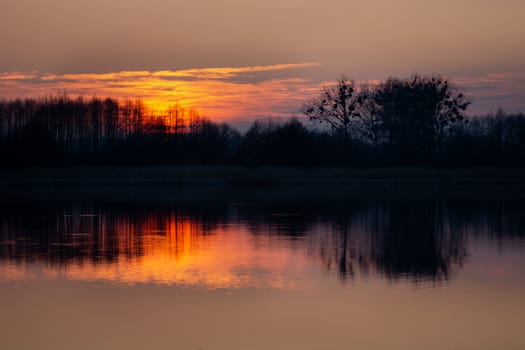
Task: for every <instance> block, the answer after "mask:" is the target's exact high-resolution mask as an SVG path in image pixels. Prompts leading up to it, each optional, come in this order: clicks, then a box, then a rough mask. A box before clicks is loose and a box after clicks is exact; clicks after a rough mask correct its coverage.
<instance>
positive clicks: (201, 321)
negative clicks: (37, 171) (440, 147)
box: [0, 199, 525, 350]
mask: <svg viewBox="0 0 525 350" xmlns="http://www.w3.org/2000/svg"><path fill="white" fill-rule="evenodd" d="M0 310H1V316H0V349H117V348H119V349H153V348H155V349H476V350H477V349H516V350H517V349H525V332H524V325H525V201H523V200H516V199H514V200H502V199H498V200H479V199H478V200H443V199H440V200H434V199H425V200H402V199H397V200H351V199H349V200H343V201H341V200H339V201H336V202H330V201H324V202H322V203H321V202H307V201H295V202H293V201H292V202H290V201H289V202H284V203H281V202H272V203H262V202H258V201H246V202H236V201H228V202H224V203H223V202H221V203H219V204H217V203H215V204H195V203H193V204H187V205H185V204H180V203H179V204H175V203H171V202H169V201H163V202H162V203H161V202H158V203H156V202H154V201H153V202H152V201H149V202H147V204H145V203H142V202H141V201H138V200H137V201H123V202H115V201H113V202H111V203H108V202H97V201H89V202H87V201H81V200H77V201H62V202H59V203H57V202H47V201H46V200H39V201H20V202H17V203H3V204H1V205H0Z"/></svg>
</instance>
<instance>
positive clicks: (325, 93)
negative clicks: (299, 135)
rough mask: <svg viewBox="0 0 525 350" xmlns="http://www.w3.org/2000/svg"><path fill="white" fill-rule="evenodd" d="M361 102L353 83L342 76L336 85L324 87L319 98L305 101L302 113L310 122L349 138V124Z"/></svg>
mask: <svg viewBox="0 0 525 350" xmlns="http://www.w3.org/2000/svg"><path fill="white" fill-rule="evenodd" d="M361 102H362V101H361V97H360V96H359V94H358V93H357V92H356V88H355V83H354V82H353V81H352V80H348V79H347V78H346V77H344V76H343V77H341V79H339V80H338V82H337V84H336V85H333V86H325V87H324V88H323V90H322V92H321V95H320V96H319V97H316V98H313V99H311V100H309V101H307V102H306V103H305V104H304V106H303V113H304V114H305V115H306V116H308V118H310V120H313V121H318V122H320V123H325V124H328V125H330V127H331V128H332V129H333V130H334V131H336V132H337V133H339V134H341V135H343V136H344V137H345V138H350V135H351V123H352V121H353V120H354V118H355V117H356V114H358V111H357V109H358V106H359V104H360V103H361Z"/></svg>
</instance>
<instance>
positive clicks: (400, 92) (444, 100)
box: [374, 75, 470, 164]
mask: <svg viewBox="0 0 525 350" xmlns="http://www.w3.org/2000/svg"><path fill="white" fill-rule="evenodd" d="M374 96H375V102H376V103H377V105H378V106H379V116H380V118H381V120H382V123H383V126H384V129H385V132H386V135H387V138H388V144H389V148H390V150H391V151H392V152H394V154H393V155H392V156H393V157H394V158H395V159H396V160H398V161H399V162H400V163H402V164H406V163H411V162H416V163H426V162H428V161H432V160H434V161H436V160H438V161H439V160H441V155H442V150H443V140H444V137H445V135H446V131H447V130H448V129H449V128H450V127H451V126H452V125H454V124H455V123H457V122H460V121H462V120H463V119H464V112H465V110H466V109H467V107H468V106H469V104H470V101H469V100H468V98H467V97H466V96H465V94H464V93H463V92H462V91H460V90H459V89H458V88H457V87H455V86H454V85H453V84H452V82H451V81H450V80H448V79H443V78H441V77H439V76H430V77H424V76H420V75H414V77H412V78H410V79H398V78H390V79H388V80H387V81H385V82H384V83H382V84H381V85H380V86H379V87H378V89H377V91H376V93H375V94H374Z"/></svg>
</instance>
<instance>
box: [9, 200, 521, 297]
mask: <svg viewBox="0 0 525 350" xmlns="http://www.w3.org/2000/svg"><path fill="white" fill-rule="evenodd" d="M524 208H525V206H524V205H523V203H521V202H516V201H514V202H511V201H499V202H498V201H496V202H494V201H490V202H489V201H486V202H479V201H440V200H390V201H385V200H382V201H354V202H351V203H344V204H341V203H331V204H328V205H322V206H308V205H305V204H301V205H299V204H297V203H288V204H279V205H253V204H252V205H250V204H238V203H231V204H228V205H217V206H203V207H195V206H193V207H192V206H175V205H174V206H170V205H167V206H166V205H163V206H149V207H141V206H138V205H135V206H134V205H129V204H126V206H123V205H117V206H114V205H113V206H111V205H101V204H96V203H91V204H85V203H76V204H67V205H65V204H64V205H55V206H49V205H48V204H45V205H44V204H41V205H39V204H35V203H33V204H30V205H29V204H28V203H24V204H23V205H22V204H19V205H15V204H11V205H8V206H7V205H3V206H1V207H0V275H1V277H0V278H2V279H22V280H24V279H30V278H37V277H45V278H67V279H74V280H86V281H108V282H112V283H119V284H135V283H158V284H178V285H188V286H190V285H191V286H203V287H206V288H241V287H258V288H293V287H295V286H298V285H302V284H307V283H309V281H311V280H312V279H314V278H316V277H315V276H314V275H315V274H316V273H317V272H319V271H320V272H321V273H323V274H324V275H328V276H338V278H339V279H340V280H342V281H348V280H351V279H355V278H366V277H367V276H370V274H374V275H377V276H379V277H380V278H385V279H387V280H389V281H397V280H410V281H412V282H416V283H419V282H425V281H431V282H440V281H441V282H443V281H447V280H448V279H449V278H451V277H453V276H454V271H456V270H458V269H461V267H462V265H463V264H464V263H465V262H466V261H467V260H468V256H469V249H471V248H470V242H471V241H475V240H477V239H480V238H483V239H490V240H493V241H494V242H496V243H497V244H496V245H497V246H498V247H499V248H500V249H505V246H506V245H505V242H506V241H507V240H508V239H523V238H524V237H525V230H524V227H525V215H524V214H523V213H525V210H524Z"/></svg>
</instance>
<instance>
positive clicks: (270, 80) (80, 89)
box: [0, 62, 319, 121]
mask: <svg viewBox="0 0 525 350" xmlns="http://www.w3.org/2000/svg"><path fill="white" fill-rule="evenodd" d="M317 66H319V63H313V62H306V63H291V64H275V65H268V66H246V67H218V68H195V69H185V70H178V71H121V72H110V73H103V74H94V73H93V74H91V73H90V74H61V75H54V74H44V75H42V76H41V77H39V78H38V79H36V80H35V79H33V80H32V81H30V82H27V81H20V82H19V81H9V82H6V83H2V82H0V95H1V96H4V97H8V98H10V97H38V96H45V95H49V94H53V93H58V92H67V93H68V94H70V95H72V96H77V95H78V96H93V95H97V96H101V97H105V96H110V97H116V98H132V99H135V98H141V99H143V100H144V102H145V103H146V104H147V105H148V106H149V107H150V108H152V109H153V110H165V109H167V108H168V107H169V106H170V105H173V104H175V103H178V104H179V105H182V106H183V107H186V108H193V109H196V110H198V111H200V112H201V113H203V114H205V115H206V116H208V117H210V118H213V119H215V120H220V121H226V120H231V119H253V118H258V117H268V116H290V115H293V114H294V112H296V111H298V110H299V108H300V106H301V104H302V101H303V100H304V99H305V98H306V97H308V96H309V95H311V93H312V91H313V90H312V87H314V86H316V85H317V84H315V83H313V82H311V81H309V80H307V79H303V78H300V77H298V76H299V75H300V73H298V72H297V71H298V70H303V69H308V68H312V67H317ZM269 73H272V74H270V75H268V74H269ZM273 73H274V74H273ZM2 76H6V77H7V76H14V74H9V75H8V74H5V75H2ZM34 77H35V76H34V75H33V76H32V78H34ZM315 91H318V89H315Z"/></svg>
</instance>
